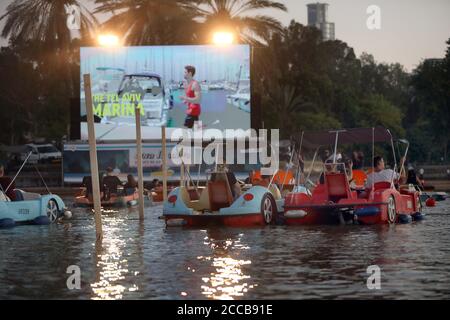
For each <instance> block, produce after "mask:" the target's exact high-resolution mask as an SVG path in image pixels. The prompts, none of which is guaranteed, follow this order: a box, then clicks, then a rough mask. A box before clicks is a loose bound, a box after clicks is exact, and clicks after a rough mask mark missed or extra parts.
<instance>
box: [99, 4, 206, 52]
mask: <svg viewBox="0 0 450 320" xmlns="http://www.w3.org/2000/svg"><path fill="white" fill-rule="evenodd" d="M96 3H97V4H99V6H98V7H97V9H96V10H95V13H112V14H113V16H112V17H111V18H109V20H107V21H106V22H105V23H104V24H103V28H104V29H106V30H113V31H115V32H116V33H118V34H122V35H123V36H124V39H125V42H126V43H127V44H128V45H145V44H147V45H149V44H152V45H167V44H169V45H170V44H190V43H193V42H194V41H195V39H196V30H197V24H198V23H197V22H196V21H195V20H194V18H195V17H196V16H197V12H196V11H195V10H190V9H191V7H189V6H188V5H189V4H190V2H188V1H185V0H118V1H111V0H96Z"/></svg>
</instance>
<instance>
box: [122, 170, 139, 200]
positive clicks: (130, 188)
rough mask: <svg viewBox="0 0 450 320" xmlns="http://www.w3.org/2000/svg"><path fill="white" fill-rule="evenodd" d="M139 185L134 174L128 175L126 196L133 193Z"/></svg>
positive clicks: (125, 187)
mask: <svg viewBox="0 0 450 320" xmlns="http://www.w3.org/2000/svg"><path fill="white" fill-rule="evenodd" d="M137 187H138V183H137V181H136V180H135V179H134V177H133V175H132V174H129V175H128V176H127V182H126V183H125V185H124V186H123V189H124V192H125V195H126V196H129V195H132V194H133V193H134V192H135V191H136V189H137Z"/></svg>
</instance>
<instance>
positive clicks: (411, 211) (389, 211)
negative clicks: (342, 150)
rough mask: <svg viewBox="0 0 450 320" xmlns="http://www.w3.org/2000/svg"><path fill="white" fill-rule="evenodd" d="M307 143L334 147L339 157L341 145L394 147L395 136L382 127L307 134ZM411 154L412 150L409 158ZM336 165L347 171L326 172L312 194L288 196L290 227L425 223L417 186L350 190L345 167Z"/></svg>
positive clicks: (385, 185) (386, 185) (382, 184)
mask: <svg viewBox="0 0 450 320" xmlns="http://www.w3.org/2000/svg"><path fill="white" fill-rule="evenodd" d="M303 139H304V140H305V143H306V144H309V145H311V146H319V147H320V146H324V145H332V144H333V143H334V145H335V148H334V150H335V154H336V150H337V144H338V142H340V143H341V144H349V143H365V142H372V143H373V144H374V143H375V142H386V141H390V142H391V143H392V147H394V144H393V138H392V135H391V133H390V132H389V130H387V129H385V128H381V127H377V128H358V129H346V130H339V131H330V132H314V133H304V134H303ZM402 142H403V143H407V142H405V140H403V141H402ZM319 147H317V148H319ZM317 150H318V149H317ZM393 150H395V149H394V148H393ZM407 150H408V147H407V148H406V152H405V157H406V154H407ZM316 153H317V151H316ZM394 159H395V154H394ZM332 165H333V166H335V167H338V166H342V167H343V168H344V170H342V171H340V172H339V171H337V172H336V171H335V172H324V173H323V174H324V179H323V180H324V181H323V183H322V184H318V185H317V186H315V187H314V189H313V191H312V194H308V193H306V192H296V193H290V194H288V195H287V196H286V198H285V204H284V222H285V223H286V224H287V225H312V224H350V223H357V224H386V223H390V224H393V223H406V222H410V221H412V220H421V219H423V215H422V206H421V202H420V197H419V196H420V194H419V192H418V191H417V190H416V189H415V188H414V186H402V187H400V188H398V189H397V188H395V186H394V185H395V183H394V181H391V182H378V183H374V184H373V185H372V186H371V187H370V188H369V189H366V190H364V188H363V186H357V185H356V186H355V185H354V186H353V187H350V184H349V182H348V179H347V174H346V172H345V164H343V163H337V162H336V161H334V162H333V163H332ZM394 169H395V168H394ZM401 170H402V169H401Z"/></svg>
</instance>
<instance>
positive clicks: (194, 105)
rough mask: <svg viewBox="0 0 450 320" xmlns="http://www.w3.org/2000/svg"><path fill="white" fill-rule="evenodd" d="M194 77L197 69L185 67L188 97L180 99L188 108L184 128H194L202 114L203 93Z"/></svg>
mask: <svg viewBox="0 0 450 320" xmlns="http://www.w3.org/2000/svg"><path fill="white" fill-rule="evenodd" d="M194 75H195V67H193V66H186V67H184V79H185V80H186V85H185V88H184V92H185V94H186V95H185V96H181V97H180V99H181V100H182V101H183V102H184V103H185V104H187V106H188V108H187V110H186V114H187V115H186V119H185V120H184V126H185V127H187V128H192V127H193V126H194V122H195V121H198V119H199V116H200V113H201V107H200V101H201V99H202V91H201V88H200V85H199V83H198V82H197V81H196V80H194Z"/></svg>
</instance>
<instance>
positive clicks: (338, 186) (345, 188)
mask: <svg viewBox="0 0 450 320" xmlns="http://www.w3.org/2000/svg"><path fill="white" fill-rule="evenodd" d="M325 183H326V186H327V191H328V199H329V200H331V201H333V202H334V203H337V202H339V200H340V199H343V198H345V199H348V198H351V192H350V186H349V184H348V180H347V176H346V175H345V173H341V172H327V173H325Z"/></svg>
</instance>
